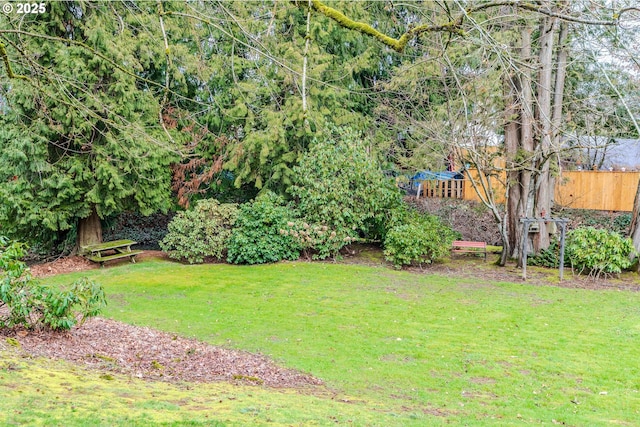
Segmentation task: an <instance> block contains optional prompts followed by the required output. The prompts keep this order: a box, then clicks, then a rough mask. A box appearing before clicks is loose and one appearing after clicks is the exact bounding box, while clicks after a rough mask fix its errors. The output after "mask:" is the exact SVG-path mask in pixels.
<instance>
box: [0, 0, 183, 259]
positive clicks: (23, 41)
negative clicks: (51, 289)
mask: <svg viewBox="0 0 640 427" xmlns="http://www.w3.org/2000/svg"><path fill="white" fill-rule="evenodd" d="M134 5H135V4H133V3H131V4H127V3H115V4H111V3H103V2H50V3H47V9H48V10H47V12H46V13H45V14H42V15H29V16H20V17H18V16H8V17H9V18H10V19H11V20H10V21H9V25H8V27H7V28H11V30H14V32H11V30H8V31H4V32H0V41H2V42H3V45H4V46H6V48H5V57H4V59H6V62H5V65H7V64H8V66H9V67H10V68H9V67H7V71H8V72H7V76H9V77H13V78H10V79H6V78H5V77H6V76H4V75H3V76H2V80H1V81H0V83H1V84H2V88H3V92H2V93H4V97H5V99H6V107H5V108H4V110H3V111H2V114H0V164H1V165H2V167H1V168H0V201H1V202H0V227H1V228H2V231H3V233H4V234H9V235H12V236H16V237H18V238H20V239H28V240H30V241H40V242H43V243H49V244H51V243H53V242H54V240H55V239H57V238H61V237H62V236H64V235H65V234H66V233H68V232H72V231H74V230H77V243H78V244H79V245H81V246H82V245H86V244H89V243H92V242H97V241H101V223H100V218H104V217H106V216H108V215H112V214H116V213H119V212H122V211H125V210H135V211H138V212H141V213H142V214H151V213H153V212H155V211H157V210H166V209H167V208H168V207H169V205H170V189H169V184H170V170H169V167H168V166H169V164H170V162H171V161H172V160H174V157H175V156H174V154H172V150H171V147H170V146H169V145H168V143H167V141H166V136H165V133H163V132H162V129H161V128H160V126H159V125H158V117H159V105H158V102H157V99H156V96H155V95H157V94H156V93H154V90H157V87H156V86H154V85H153V84H150V83H153V82H152V81H150V80H146V83H145V80H141V77H145V76H144V73H143V72H142V70H149V69H150V64H151V63H153V62H154V61H157V58H158V55H157V54H154V53H153V49H154V48H155V47H154V45H153V44H150V43H149V40H148V39H145V38H144V37H143V38H140V39H139V38H138V37H137V36H138V35H139V34H140V33H141V32H143V31H141V29H143V28H144V32H146V31H147V28H146V26H145V17H147V16H148V14H149V13H150V11H145V10H142V9H140V8H138V7H137V6H141V5H142V6H143V5H144V4H138V5H137V6H136V14H135V15H132V14H131V13H130V10H129V8H131V7H134ZM146 19H147V20H148V18H146ZM34 34H37V36H34ZM160 58H162V57H160ZM147 73H148V71H147ZM16 76H17V77H16ZM20 76H23V77H22V78H21V77H20Z"/></svg>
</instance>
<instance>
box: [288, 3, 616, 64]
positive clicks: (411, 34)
mask: <svg viewBox="0 0 640 427" xmlns="http://www.w3.org/2000/svg"><path fill="white" fill-rule="evenodd" d="M294 3H295V4H297V5H298V6H303V7H307V6H308V2H306V1H304V2H302V1H301V2H298V1H295V2H294ZM502 6H513V7H516V8H520V9H525V10H528V11H531V12H535V13H539V14H542V15H547V16H551V17H555V18H558V19H561V20H564V21H569V22H577V23H582V24H591V25H614V24H615V23H616V20H615V19H614V20H607V21H605V20H589V19H584V18H580V17H576V16H571V15H567V14H564V13H559V12H556V11H552V10H549V9H547V8H545V7H543V6H541V5H538V4H534V3H528V2H523V1H521V0H496V1H492V2H487V3H483V4H480V5H478V6H475V7H472V8H470V9H467V10H465V11H464V12H463V13H461V14H460V15H459V16H458V17H457V18H455V19H452V20H450V21H449V22H446V23H444V24H442V25H427V24H425V25H418V26H416V27H414V28H411V29H410V30H408V31H407V32H406V33H404V34H403V35H402V36H401V37H400V38H399V39H394V38H393V37H390V36H388V35H386V34H384V33H382V32H380V31H378V30H376V29H375V28H373V27H372V26H371V25H369V24H367V23H365V22H360V21H354V20H353V19H351V18H349V17H348V16H346V15H345V14H343V13H342V12H340V11H339V10H336V9H334V8H332V7H329V6H327V5H325V4H324V3H322V1H320V0H312V2H311V7H312V8H313V9H314V10H316V11H317V12H319V13H321V14H323V15H325V16H326V17H328V18H330V19H333V20H334V21H336V22H337V23H338V24H340V25H341V26H342V27H344V28H347V29H350V30H355V31H359V32H360V33H362V34H365V35H368V36H371V37H374V38H376V39H377V40H379V41H380V42H382V43H383V44H385V45H386V46H389V47H390V48H392V49H393V50H395V51H397V52H402V51H403V50H404V48H405V47H406V46H407V43H409V41H410V40H412V39H414V38H417V37H419V36H420V35H421V34H423V33H428V32H449V33H453V34H458V35H461V36H464V35H465V32H464V30H463V29H462V23H463V22H464V19H465V17H467V16H468V15H470V14H472V13H474V12H479V11H481V10H484V9H489V8H495V7H502Z"/></svg>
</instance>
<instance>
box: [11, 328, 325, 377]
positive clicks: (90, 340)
mask: <svg viewBox="0 0 640 427" xmlns="http://www.w3.org/2000/svg"><path fill="white" fill-rule="evenodd" d="M0 336H1V337H4V338H5V339H6V338H14V339H16V340H17V341H18V342H19V343H20V346H19V348H20V350H21V351H22V352H23V353H26V354H28V355H31V356H36V357H47V358H53V359H64V360H67V361H70V362H74V363H78V364H80V365H84V366H86V367H88V368H94V369H99V370H102V371H106V372H114V373H121V374H126V375H130V376H132V377H136V378H142V379H148V380H160V381H168V382H175V381H194V382H212V381H230V382H238V383H244V384H253V385H264V386H268V387H296V388H300V387H309V386H319V385H322V381H321V380H319V379H317V378H314V377H312V376H311V375H307V374H303V373H300V372H298V371H294V370H291V369H284V368H281V367H279V366H277V365H276V364H275V363H273V362H272V361H271V360H269V359H268V358H267V357H265V356H263V355H258V354H252V353H247V352H242V351H237V350H230V349H225V348H221V347H216V346H212V345H209V344H206V343H203V342H200V341H196V340H193V339H187V338H182V337H179V336H176V335H174V334H169V333H165V332H160V331H156V330H153V329H150V328H145V327H138V326H132V325H127V324H125V323H121V322H117V321H114V320H109V319H103V318H99V317H97V318H93V319H89V320H87V322H85V324H84V325H82V326H80V327H74V328H73V329H72V330H71V331H68V332H54V331H48V330H42V331H29V330H24V329H12V330H7V329H5V330H2V329H0Z"/></svg>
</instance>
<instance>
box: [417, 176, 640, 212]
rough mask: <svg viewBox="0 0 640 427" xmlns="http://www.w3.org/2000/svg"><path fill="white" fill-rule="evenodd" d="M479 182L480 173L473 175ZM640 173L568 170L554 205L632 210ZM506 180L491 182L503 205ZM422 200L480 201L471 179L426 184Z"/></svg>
mask: <svg viewBox="0 0 640 427" xmlns="http://www.w3.org/2000/svg"><path fill="white" fill-rule="evenodd" d="M470 173H471V174H472V176H473V177H474V179H476V180H477V173H475V172H474V171H471V172H470ZM639 181H640V172H609V171H565V172H563V173H562V175H561V176H560V177H558V178H556V185H555V192H554V197H555V204H556V205H559V206H562V207H566V208H572V209H593V210H601V211H623V212H625V211H626V212H631V211H632V210H633V199H634V197H635V194H636V190H637V188H638V182H639ZM501 182H504V179H496V178H494V179H493V181H492V182H491V184H492V187H493V191H494V197H495V199H496V202H497V203H504V199H505V197H504V186H502V184H500V183H501ZM418 196H419V197H449V198H461V199H464V200H474V201H480V198H479V197H478V194H477V193H476V191H475V190H474V188H473V185H472V184H471V181H470V180H469V179H458V180H451V181H423V182H422V183H421V192H420V193H419V194H418Z"/></svg>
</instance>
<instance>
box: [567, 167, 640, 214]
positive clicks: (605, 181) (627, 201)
mask: <svg viewBox="0 0 640 427" xmlns="http://www.w3.org/2000/svg"><path fill="white" fill-rule="evenodd" d="M638 181H640V172H609V171H567V172H563V173H562V176H561V177H560V178H557V180H556V188H555V202H556V204H558V205H560V206H563V207H567V208H573V209H595V210H603V211H605V210H606V211H626V212H631V211H632V210H633V198H634V197H635V195H636V189H637V188H638Z"/></svg>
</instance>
